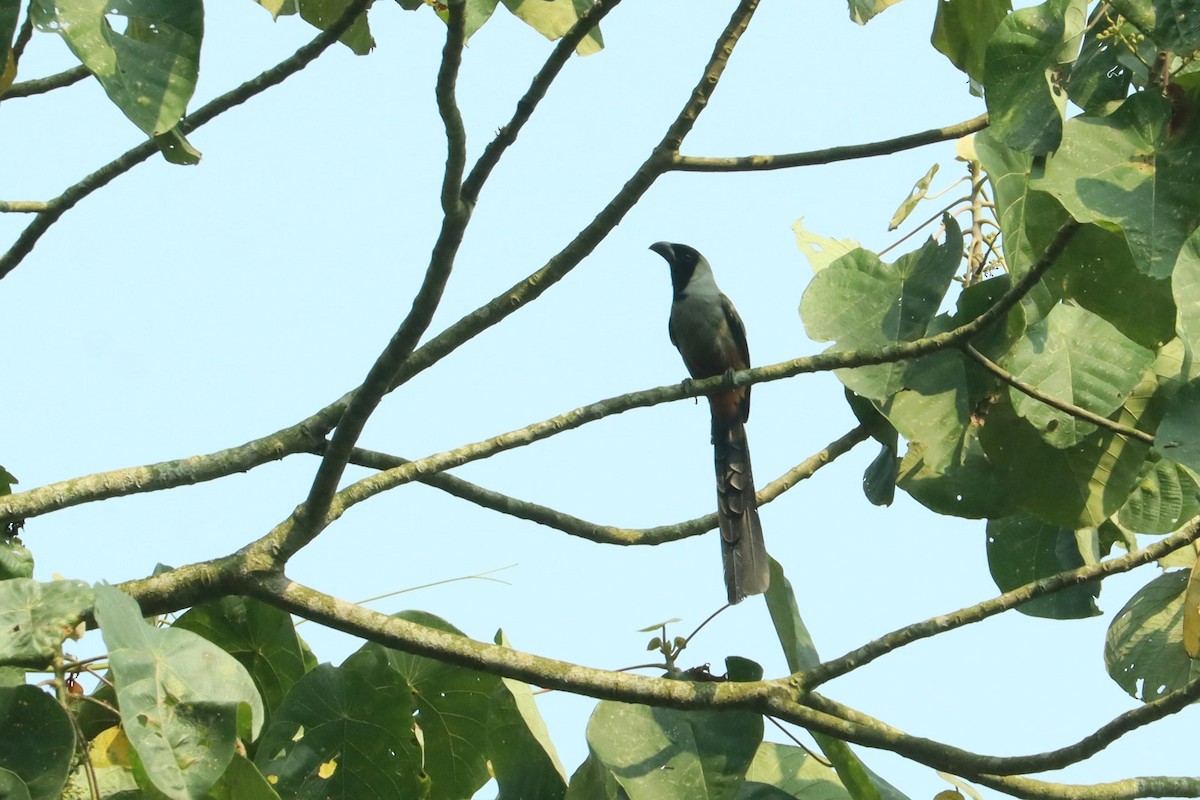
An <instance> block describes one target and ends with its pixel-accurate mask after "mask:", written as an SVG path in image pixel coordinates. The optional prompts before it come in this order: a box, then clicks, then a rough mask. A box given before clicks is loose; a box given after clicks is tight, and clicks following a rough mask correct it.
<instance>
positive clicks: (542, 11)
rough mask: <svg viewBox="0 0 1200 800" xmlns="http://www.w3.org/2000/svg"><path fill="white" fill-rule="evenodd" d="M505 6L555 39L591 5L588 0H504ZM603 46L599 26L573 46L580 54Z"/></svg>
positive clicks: (582, 54) (548, 37) (540, 31)
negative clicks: (576, 45) (577, 44)
mask: <svg viewBox="0 0 1200 800" xmlns="http://www.w3.org/2000/svg"><path fill="white" fill-rule="evenodd" d="M504 7H505V8H507V9H508V10H509V11H511V12H512V13H513V14H514V15H515V16H516V17H517V18H518V19H520V20H521V21H522V22H524V23H525V24H526V25H528V26H529V27H531V28H533V29H534V30H535V31H537V32H538V33H540V34H541V35H542V36H545V37H546V38H547V39H549V40H551V41H554V40H556V39H560V38H562V36H563V34H565V33H566V32H567V31H569V30H570V29H571V26H572V25H574V24H575V23H576V22H577V21H578V20H579V18H580V17H582V16H583V15H584V14H585V13H587V10H588V9H590V8H591V7H592V2H591V0H504ZM603 47H604V38H603V37H602V36H601V35H600V29H599V28H592V30H591V32H589V33H588V35H587V36H585V37H583V41H582V42H580V43H579V46H578V47H576V48H575V52H577V53H579V55H581V56H587V55H591V54H592V53H597V52H599V51H600V50H601V48H603Z"/></svg>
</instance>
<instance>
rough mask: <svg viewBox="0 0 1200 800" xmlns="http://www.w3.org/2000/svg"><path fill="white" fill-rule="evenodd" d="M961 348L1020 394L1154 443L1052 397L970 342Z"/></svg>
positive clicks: (1133, 430)
mask: <svg viewBox="0 0 1200 800" xmlns="http://www.w3.org/2000/svg"><path fill="white" fill-rule="evenodd" d="M962 349H963V352H964V353H966V354H967V355H968V356H970V357H971V358H972V359H974V360H975V361H976V363H978V364H979V365H980V366H981V367H983V368H984V369H986V370H987V371H988V372H990V373H991V374H993V375H995V376H996V377H997V378H999V379H1000V380H1002V381H1004V382H1005V383H1007V384H1008V385H1009V386H1011V387H1013V388H1014V389H1016V390H1017V391H1018V392H1021V393H1022V394H1026V395H1028V396H1030V397H1032V398H1033V399H1034V400H1037V401H1038V402H1040V403H1045V404H1046V405H1048V406H1050V407H1051V408H1057V409H1058V410H1059V411H1061V412H1063V413H1064V414H1069V415H1071V416H1072V417H1075V418H1076V419H1081V420H1084V421H1085V422H1090V423H1092V424H1093V425H1095V426H1096V427H1098V428H1104V429H1106V430H1110V431H1112V432H1113V433H1116V434H1120V435H1121V436H1125V437H1128V438H1130V439H1136V440H1138V441H1139V442H1145V443H1146V444H1154V434H1151V433H1146V432H1145V431H1139V430H1138V429H1137V428H1131V427H1129V426H1128V425H1122V424H1121V423H1119V422H1114V421H1113V420H1111V419H1109V418H1108V417H1102V416H1100V415H1099V414H1095V413H1093V412H1091V411H1088V410H1087V409H1086V408H1080V407H1079V406H1076V405H1072V404H1071V403H1068V402H1066V401H1065V400H1059V399H1058V398H1057V397H1052V396H1050V395H1048V394H1046V393H1045V392H1043V391H1042V390H1040V389H1038V388H1037V387H1036V386H1034V385H1033V384H1030V383H1026V382H1025V381H1023V380H1021V379H1020V378H1018V377H1017V376H1016V375H1013V374H1012V373H1011V372H1009V371H1008V370H1006V369H1005V368H1004V367H1002V366H1000V365H999V364H997V363H996V362H994V361H992V360H991V359H990V358H988V357H987V356H985V355H984V354H983V353H981V352H979V351H978V350H976V349H975V348H974V347H972V346H971V345H970V344H967V345H964V346H963V348H962Z"/></svg>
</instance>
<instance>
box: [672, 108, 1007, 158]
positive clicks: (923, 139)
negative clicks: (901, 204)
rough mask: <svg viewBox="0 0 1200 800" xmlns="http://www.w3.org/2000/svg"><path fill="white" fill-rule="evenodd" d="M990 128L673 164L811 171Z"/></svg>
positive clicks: (968, 126) (971, 126) (976, 125)
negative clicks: (802, 150)
mask: <svg viewBox="0 0 1200 800" xmlns="http://www.w3.org/2000/svg"><path fill="white" fill-rule="evenodd" d="M987 126H988V115H987V114H980V115H979V116H978V117H975V118H974V119H969V120H967V121H966V122H959V123H957V124H955V125H947V126H946V127H944V128H933V129H931V130H927V131H921V132H920V133H910V134H906V135H904V136H897V137H896V138H895V139H885V140H883V141H881V142H871V143H869V144H851V145H843V146H840V147H828V148H825V149H823V150H809V151H806V152H802V153H782V154H779V155H768V156H732V157H728V158H704V157H701V156H683V155H679V156H676V157H675V158H674V160H673V161H672V162H671V167H670V168H671V169H672V170H677V171H681V172H748V171H759V170H771V169H791V168H792V167H810V166H814V165H817V164H832V163H834V162H837V161H850V160H852V159H857V158H871V157H873V156H885V155H889V154H891V153H898V152H900V151H902V150H912V149H913V148H915V147H923V146H925V145H927V144H935V143H937V142H944V141H947V140H951V139H961V138H962V137H963V136H966V135H967V134H970V133H975V132H976V131H981V130H983V129H984V128H986V127H987Z"/></svg>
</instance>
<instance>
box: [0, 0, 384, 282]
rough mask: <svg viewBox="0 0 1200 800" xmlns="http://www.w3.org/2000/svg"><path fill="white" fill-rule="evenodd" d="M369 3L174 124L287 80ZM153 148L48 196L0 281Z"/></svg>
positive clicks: (4, 263)
mask: <svg viewBox="0 0 1200 800" xmlns="http://www.w3.org/2000/svg"><path fill="white" fill-rule="evenodd" d="M373 1H374V0H352V2H351V3H350V4H349V5H348V6H346V9H345V11H344V12H343V13H342V15H341V16H339V17H338V18H337V21H336V22H334V23H333V25H331V26H329V28H328V29H326V30H324V31H322V32H321V33H319V34H318V35H317V36H316V37H315V38H314V39H313V40H312V41H311V42H309V43H308V44H306V45H304V46H303V47H301V48H300V49H299V50H297V51H296V52H295V53H293V54H292V55H291V56H290V57H288V58H286V59H284V60H283V61H281V62H279V63H278V64H276V65H275V66H274V67H271V68H270V69H269V70H267V71H265V72H263V73H262V74H260V75H258V76H257V77H255V78H252V79H251V80H248V81H246V82H245V83H243V84H242V85H241V86H239V87H237V88H236V89H233V90H232V91H229V92H226V93H225V94H223V95H221V96H220V97H218V98H216V99H214V100H211V101H209V102H208V103H206V104H205V105H203V106H202V107H200V108H199V109H197V110H196V111H195V112H193V113H192V114H189V115H188V116H186V117H184V118H183V120H182V121H181V122H180V123H179V128H180V130H181V131H183V132H184V133H190V132H192V131H194V130H195V129H197V128H199V127H200V126H201V125H205V124H207V123H208V122H210V121H211V120H213V119H214V118H216V117H217V116H219V115H221V114H223V113H225V112H226V111H228V110H229V109H231V108H233V107H234V106H238V105H241V104H242V103H244V102H246V101H247V100H249V99H250V98H252V97H254V96H255V95H258V94H261V93H262V92H264V91H266V90H267V89H269V88H271V87H272V86H275V85H277V84H279V83H282V82H283V81H284V80H286V79H287V78H289V77H291V76H292V75H295V74H296V73H297V72H299V71H300V70H302V69H304V68H305V67H307V66H308V65H309V64H310V63H312V61H313V60H314V59H315V58H316V57H317V56H319V55H321V53H323V52H325V50H326V49H327V48H328V47H329V46H330V45H332V44H333V43H334V42H336V41H337V40H338V37H340V36H341V35H342V34H343V33H345V31H346V29H347V28H349V27H350V25H351V24H353V22H354V20H355V19H357V18H358V16H359V15H360V14H362V13H363V12H364V11H366V10H367V8H368V7H369V6H370V5H371V3H372V2H373ZM157 152H158V146H157V145H156V144H155V143H154V141H153V140H147V141H145V142H142V143H141V144H139V145H138V146H137V147H134V148H132V149H130V150H127V151H126V152H125V153H124V155H121V156H119V157H117V158H116V159H114V160H113V161H110V162H109V163H107V164H105V165H104V166H103V167H101V168H100V169H98V170H96V171H95V172H93V173H92V174H91V175H88V176H87V177H85V178H84V179H83V180H81V181H79V182H78V183H76V184H75V185H73V186H70V187H68V188H67V189H66V190H65V191H64V192H63V193H62V194H60V195H59V196H58V197H56V198H54V199H53V200H50V201H49V202H48V203H47V205H48V206H49V208H47V209H46V210H45V211H42V212H41V213H39V214H38V215H37V216H36V217H34V218H33V221H32V222H31V223H29V225H28V226H26V228H25V230H23V231H21V234H20V236H18V237H17V240H16V241H15V242H14V243H13V245H12V246H11V247H10V248H9V249H8V251H7V252H6V253H4V255H0V279H2V278H4V277H5V276H7V275H8V273H10V272H12V271H13V270H14V269H16V267H17V265H18V264H20V263H21V261H23V260H24V258H25V256H27V255H29V253H30V252H31V251H32V250H33V248H34V245H36V244H37V242H38V240H39V239H41V238H42V235H43V234H44V233H45V232H46V231H47V230H49V229H50V226H51V225H53V224H54V223H55V222H58V220H59V218H60V217H61V216H62V215H63V214H65V213H66V212H67V211H69V210H70V209H71V208H73V207H74V206H75V204H76V203H78V202H79V201H80V200H82V199H84V198H85V197H87V196H88V195H90V194H91V193H92V192H94V191H96V190H97V189H100V188H102V187H104V186H106V185H108V183H109V182H110V181H112V180H113V179H114V178H116V177H117V176H119V175H122V174H124V173H126V172H128V171H129V170H131V169H133V168H134V167H135V166H137V165H138V164H140V163H142V162H143V161H145V160H146V159H148V158H150V157H151V156H152V155H154V154H155V153H157Z"/></svg>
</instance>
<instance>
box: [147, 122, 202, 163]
mask: <svg viewBox="0 0 1200 800" xmlns="http://www.w3.org/2000/svg"><path fill="white" fill-rule="evenodd" d="M154 143H155V144H156V145H158V151H159V152H160V153H162V155H163V158H165V159H166V160H167V161H169V162H170V163H172V164H178V165H179V166H181V167H194V166H196V165H197V164H199V163H200V158H201V153H200V151H199V150H197V149H196V148H194V147H192V143H191V142H189V141H188V140H187V137H185V136H184V135H183V133H182V132H181V131H180V130H179V126H175V127H174V128H172V129H171V130H169V131H167V132H166V133H163V134H159V135H158V136H155V137H154Z"/></svg>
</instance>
